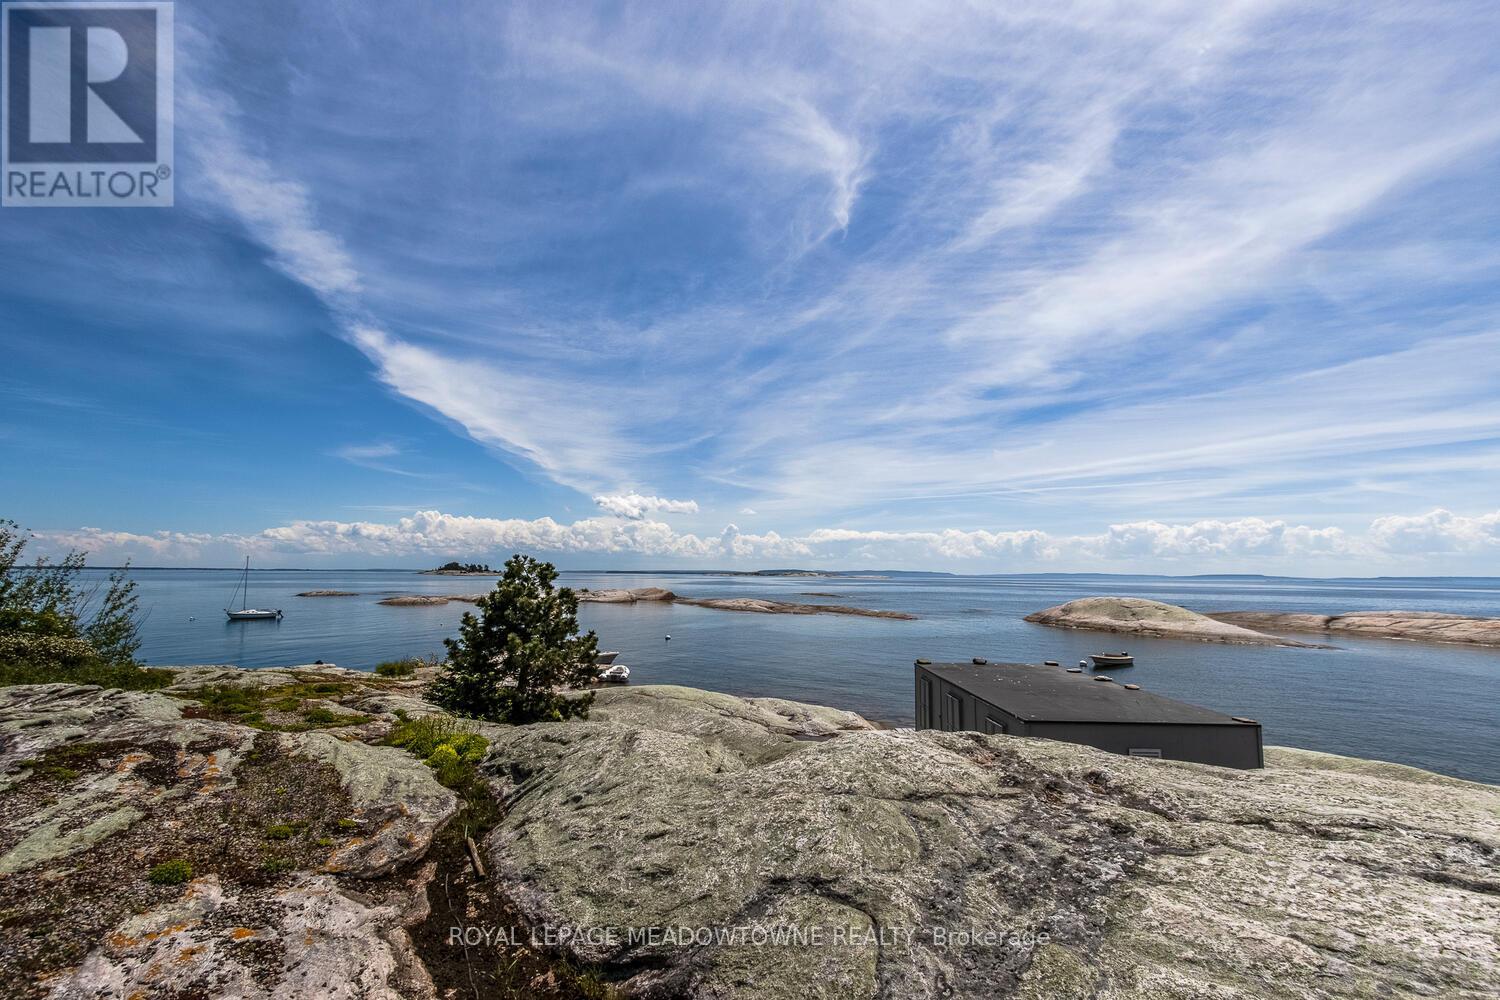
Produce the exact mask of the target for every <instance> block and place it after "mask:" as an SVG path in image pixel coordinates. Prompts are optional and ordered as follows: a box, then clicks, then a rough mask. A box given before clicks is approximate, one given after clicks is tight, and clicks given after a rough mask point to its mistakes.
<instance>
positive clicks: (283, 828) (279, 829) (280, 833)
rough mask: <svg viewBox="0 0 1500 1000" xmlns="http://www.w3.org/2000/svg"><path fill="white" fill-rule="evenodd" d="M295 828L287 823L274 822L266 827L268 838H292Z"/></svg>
mask: <svg viewBox="0 0 1500 1000" xmlns="http://www.w3.org/2000/svg"><path fill="white" fill-rule="evenodd" d="M292 833H293V830H292V828H291V826H290V825H289V824H287V823H273V824H271V825H270V826H268V827H266V839H267V840H291V839H292Z"/></svg>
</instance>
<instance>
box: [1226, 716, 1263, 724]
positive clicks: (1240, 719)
mask: <svg viewBox="0 0 1500 1000" xmlns="http://www.w3.org/2000/svg"><path fill="white" fill-rule="evenodd" d="M1230 718H1231V719H1233V720H1234V721H1235V722H1243V723H1245V724H1246V725H1250V726H1258V725H1260V723H1259V722H1257V721H1256V720H1254V719H1247V718H1245V717H1244V716H1240V715H1231V716H1230Z"/></svg>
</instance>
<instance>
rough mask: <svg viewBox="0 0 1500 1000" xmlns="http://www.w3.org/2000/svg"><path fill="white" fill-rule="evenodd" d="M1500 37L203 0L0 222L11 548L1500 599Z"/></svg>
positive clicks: (1065, 13) (1002, 19)
mask: <svg viewBox="0 0 1500 1000" xmlns="http://www.w3.org/2000/svg"><path fill="white" fill-rule="evenodd" d="M1496 37H1500V7H1497V6H1496V5H1495V4H1493V3H1488V2H1462V0H1456V2H1445V3H1409V4H1407V3H1385V2H1379V0H1375V2H1371V3H1368V4H1360V5H1357V6H1356V5H1333V4H1324V5H1313V4H1306V3H1295V4H1293V3H1278V2H1274V0H1260V2H1253V3H1236V2H1222V3H1212V4H1204V3H1201V2H1197V0H1193V2H1182V3H1176V2H1163V3H1127V2H1118V3H1115V2H1104V0H1087V2H1080V3H1065V2H1057V3H1048V4H1029V3H1028V4H1020V3H1008V2H1000V3H993V4H991V3H974V4H950V3H921V2H906V3H899V4H896V3H889V4H852V3H841V2H827V0H824V2H817V3H807V4H796V3H782V2H777V3H766V4H756V3H738V4H732V5H728V4H726V5H719V4H695V3H694V4H689V3H684V4H678V5H672V4H665V3H642V4H630V3H608V4H599V5H594V6H589V5H586V4H567V5H558V4H552V3H534V4H532V3H524V2H518V3H505V4H496V3H491V2H476V0H460V2H454V3H446V4H443V5H441V8H440V9H439V8H437V7H426V6H423V5H415V6H414V5H411V4H395V3H390V2H385V0H360V2H357V3H356V2H349V3H345V2H337V0H322V2H319V3H316V4H295V3H291V2H283V0H265V2H256V3H253V4H225V3H208V2H201V0H183V2H179V3H178V4H177V6H176V42H175V55H176V109H175V117H176V125H175V138H176V149H177V167H176V173H175V179H176V205H175V207H173V208H169V209H94V208H90V209H30V210H22V209H4V210H0V358H3V363H0V516H8V517H11V518H14V519H15V520H17V521H19V522H20V523H21V524H23V525H25V526H27V527H29V528H30V529H31V530H33V531H34V532H35V533H36V535H37V543H36V545H37V550H38V551H39V552H53V551H59V550H62V549H66V548H68V547H78V548H83V549H86V550H88V551H89V553H90V561H91V562H95V563H107V564H113V563H118V562H120V561H123V560H125V559H130V560H132V561H133V562H134V563H135V564H136V565H148V566H159V565H182V566H193V565H204V566H212V565H230V564H233V563H236V562H238V561H239V560H240V559H242V558H244V557H245V556H246V555H249V556H251V557H252V558H253V559H254V560H255V561H256V564H257V565H264V566H312V567H316V566H341V567H366V566H425V565H430V564H433V563H434V562H435V561H445V560H446V559H448V558H461V559H465V560H470V559H473V560H479V561H489V562H498V561H500V560H502V559H503V558H504V557H505V556H506V555H508V554H509V553H510V552H513V551H526V552H531V553H534V554H538V555H543V556H545V557H547V558H551V559H553V560H554V561H555V562H557V563H558V564H559V565H561V566H563V567H565V568H644V567H651V568H657V567H661V568H668V567H694V568H733V569H752V568H763V567H786V566H807V567H814V568H818V567H821V568H835V567H837V568H859V567H875V566H880V567H888V568H908V569H925V570H947V571H951V572H959V573H981V572H1045V571H1101V572H1163V573H1211V572H1235V573H1281V574H1289V575H1303V576H1351V575H1419V574H1426V575H1463V574H1468V575H1500V571H1497V569H1496V567H1497V566H1500V558H1497V557H1500V198H1497V197H1496V193H1497V191H1500V184H1497V181H1500V49H1497V47H1496V46H1495V45H1494V39H1495V38H1496Z"/></svg>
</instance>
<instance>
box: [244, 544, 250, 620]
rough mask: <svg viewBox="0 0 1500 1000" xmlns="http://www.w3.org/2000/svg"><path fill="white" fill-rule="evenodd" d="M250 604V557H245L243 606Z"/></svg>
mask: <svg viewBox="0 0 1500 1000" xmlns="http://www.w3.org/2000/svg"><path fill="white" fill-rule="evenodd" d="M249 606H250V557H249V556H246V557H245V607H247V608H248V607H249Z"/></svg>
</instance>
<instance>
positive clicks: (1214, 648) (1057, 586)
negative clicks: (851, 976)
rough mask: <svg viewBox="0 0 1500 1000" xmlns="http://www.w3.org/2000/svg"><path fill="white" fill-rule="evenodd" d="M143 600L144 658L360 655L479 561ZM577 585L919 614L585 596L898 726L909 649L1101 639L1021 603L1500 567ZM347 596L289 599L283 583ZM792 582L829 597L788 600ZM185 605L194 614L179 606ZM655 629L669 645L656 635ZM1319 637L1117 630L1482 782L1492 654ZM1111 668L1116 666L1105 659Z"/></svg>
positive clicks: (1274, 729)
mask: <svg viewBox="0 0 1500 1000" xmlns="http://www.w3.org/2000/svg"><path fill="white" fill-rule="evenodd" d="M134 575H135V578H136V579H137V580H138V581H139V582H140V587H141V596H142V604H143V606H144V607H145V608H146V609H148V610H149V614H150V617H149V618H148V620H147V622H146V625H145V629H144V637H145V645H144V647H143V649H142V651H141V652H142V655H143V656H144V657H145V658H146V660H147V661H148V662H151V663H158V664H167V663H173V664H181V663H235V664H239V665H241V666H247V667H259V666H271V665H278V664H289V663H307V662H311V661H312V660H314V659H321V660H324V661H325V662H329V663H337V664H339V665H340V666H346V667H356V668H364V669H368V668H370V667H372V666H373V665H374V664H376V663H377V662H379V661H381V660H386V659H393V658H396V657H400V656H405V655H411V654H428V653H435V652H438V651H440V650H441V648H442V639H443V637H444V636H446V635H450V634H452V633H453V631H454V629H455V625H456V623H457V621H458V618H459V616H460V615H462V614H463V612H464V611H465V610H469V606H468V605H462V604H449V605H443V606H439V607H429V608H392V607H381V606H379V605H377V604H376V603H375V602H376V601H377V600H379V599H380V598H381V597H384V596H389V595H392V594H414V593H431V594H442V593H455V594H459V593H473V592H477V591H480V590H486V589H488V588H489V587H490V586H492V585H493V580H492V579H491V578H487V577H441V576H422V575H419V574H416V573H412V572H398V571H363V572H351V571H323V570H318V571H277V570H267V571H260V572H252V573H251V584H250V586H251V601H252V603H253V604H254V605H256V606H259V607H280V608H282V609H283V610H284V611H285V612H286V617H285V619H283V620H282V621H281V622H279V623H271V622H239V623H228V622H226V621H225V620H224V616H223V613H222V611H221V610H220V609H221V608H223V607H224V606H225V603H226V601H227V600H228V598H229V594H230V591H231V590H232V588H233V586H234V580H235V578H236V571H229V570H222V571H221V570H138V571H136V572H135V574H134ZM562 579H563V582H564V583H566V584H567V585H569V586H572V587H575V588H578V587H593V588H596V589H597V588H601V587H645V586H660V587H667V588H670V589H671V590H674V591H676V592H677V593H679V594H684V595H687V596H698V597H720V596H755V597H769V598H776V599H781V600H791V601H809V602H817V601H828V602H830V603H842V604H852V605H856V606H860V607H871V608H890V609H894V610H899V611H909V612H912V613H914V614H917V615H920V616H921V617H920V619H919V620H918V621H890V620H883V619H873V618H846V617H842V616H834V615H817V616H789V615H755V614H741V613H734V612H726V611H712V610H708V609H704V608H694V607H684V606H680V605H654V604H637V605H633V606H632V605H601V604H585V605H583V607H582V609H581V610H580V618H581V619H582V623H583V625H584V627H585V628H592V629H594V630H595V631H597V632H598V633H599V639H600V648H601V649H618V650H620V651H621V656H620V661H619V662H621V663H628V664H629V665H630V667H631V670H632V674H631V678H632V680H633V681H636V682H640V683H669V684H689V685H693V686H696V687H703V688H710V689H713V690H717V691H725V692H729V693H731V694H738V695H751V696H755V695H774V696H778V697H784V698H793V699H797V700H801V701H811V702H818V703H821V704H827V705H837V706H840V707H843V708H849V709H853V710H854V711H857V712H861V713H863V714H865V715H868V716H870V717H872V718H878V719H883V720H887V721H890V722H893V723H897V724H901V725H911V724H912V717H913V704H912V702H913V697H912V660H914V659H916V658H917V657H926V658H928V659H932V660H945V659H967V658H968V657H970V656H987V657H989V658H991V659H1012V660H1030V661H1036V660H1043V659H1053V660H1060V661H1062V662H1064V663H1067V662H1070V661H1077V660H1079V659H1081V658H1083V657H1084V656H1086V655H1087V654H1089V653H1090V652H1099V651H1101V650H1105V649H1116V648H1119V647H1120V645H1121V643H1122V642H1123V641H1124V640H1123V639H1122V638H1120V637H1114V636H1110V635H1107V634H1104V633H1087V632H1074V631H1069V630H1065V629H1051V628H1045V627H1042V626H1039V625H1030V624H1027V623H1026V622H1024V621H1022V620H1021V619H1022V617H1023V616H1024V615H1026V614H1028V613H1029V612H1031V611H1035V610H1038V609H1040V608H1045V607H1049V606H1051V605H1053V604H1059V603H1061V602H1063V601H1067V600H1071V599H1073V598H1075V597H1084V596H1088V595H1092V594H1122V595H1135V596H1141V597H1150V598H1155V599H1157V600H1162V601H1168V602H1170V603H1173V604H1181V605H1184V606H1186V607H1189V608H1193V609H1195V610H1199V611H1215V610H1252V609H1267V610H1282V611H1308V612H1315V613H1321V614H1334V613H1338V612H1345V611H1360V610H1386V609H1405V610H1430V611H1453V612H1460V613H1464V614H1472V615H1484V616H1500V579H1382V580H1288V579H1265V578H1259V577H1252V578H1226V577H1219V578H1181V577H1177V578H1173V577H1122V576H1018V577H893V578H890V579H884V580H849V579H819V578H804V577H714V576H701V575H695V574H672V573H659V574H598V573H565V574H563V578H562ZM314 589H329V590H352V591H358V592H359V594H360V596H358V597H323V598H306V597H303V598H299V597H296V596H295V595H296V593H297V592H298V591H302V590H314ZM807 591H823V592H828V593H834V594H838V595H839V597H838V598H836V599H835V598H821V597H809V596H804V595H805V593H806V592H807ZM193 619H196V620H193ZM668 634H670V635H671V636H672V639H671V641H670V642H667V641H665V640H664V637H665V636H666V635H668ZM1338 642H1339V645H1340V646H1341V647H1342V648H1341V649H1338V650H1311V649H1280V648H1274V647H1265V648H1262V647H1244V646H1221V645H1213V644H1206V643H1196V642H1173V641H1165V640H1151V639H1137V638H1132V639H1130V640H1129V642H1128V648H1129V649H1130V650H1131V652H1133V653H1134V654H1135V656H1136V662H1137V666H1136V667H1134V668H1133V669H1132V670H1130V671H1129V675H1130V679H1131V680H1133V681H1136V682H1138V683H1140V684H1141V685H1142V686H1144V687H1146V688H1148V689H1150V690H1154V691H1157V692H1160V693H1162V694H1165V695H1168V696H1171V697H1175V698H1181V699H1183V700H1185V701H1191V702H1195V703H1198V704H1202V705H1207V706H1209V707H1211V708H1215V709H1218V710H1219V711H1222V712H1226V713H1229V714H1232V715H1247V716H1251V717H1253V718H1257V719H1259V720H1261V722H1262V723H1263V724H1264V726H1265V735H1266V742H1267V743H1277V744H1283V745H1290V746H1299V747H1308V748H1311V749H1315V750H1325V751H1329V752H1331V753H1340V754H1352V755H1355V756H1360V757H1371V758H1376V759H1380V760H1390V761H1398V762H1401V763H1406V764H1414V765H1416V766H1418V767H1424V768H1429V769H1431V770H1435V771H1440V772H1442V773H1445V774H1452V775H1457V776H1460V777H1465V778H1471V779H1475V780H1479V781H1487V782H1494V783H1500V650H1477V649H1464V648H1462V647H1452V646H1428V645H1417V644H1413V643H1406V642H1391V641H1378V640H1353V639H1340V640H1338ZM1122 673H1123V672H1122Z"/></svg>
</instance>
